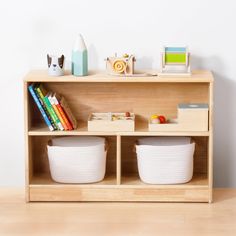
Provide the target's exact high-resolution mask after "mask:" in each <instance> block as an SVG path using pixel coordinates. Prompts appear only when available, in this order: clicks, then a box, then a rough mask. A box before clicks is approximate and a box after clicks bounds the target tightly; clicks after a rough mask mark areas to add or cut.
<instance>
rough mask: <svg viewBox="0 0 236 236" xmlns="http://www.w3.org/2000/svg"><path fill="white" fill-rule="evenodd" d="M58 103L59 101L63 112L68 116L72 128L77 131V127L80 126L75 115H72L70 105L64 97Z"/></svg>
mask: <svg viewBox="0 0 236 236" xmlns="http://www.w3.org/2000/svg"><path fill="white" fill-rule="evenodd" d="M58 101H59V104H60V105H61V107H62V109H63V111H64V112H65V114H66V116H67V118H68V120H69V121H70V123H71V125H72V127H73V128H74V129H76V128H77V125H78V123H77V120H76V118H75V116H74V114H73V113H72V111H71V109H70V107H69V105H68V103H67V102H66V100H65V98H64V97H60V98H59V99H58Z"/></svg>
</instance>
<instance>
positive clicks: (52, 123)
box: [34, 88, 57, 130]
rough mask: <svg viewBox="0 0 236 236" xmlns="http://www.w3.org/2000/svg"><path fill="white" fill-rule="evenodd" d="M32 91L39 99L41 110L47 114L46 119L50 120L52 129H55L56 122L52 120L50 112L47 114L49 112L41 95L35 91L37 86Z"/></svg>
mask: <svg viewBox="0 0 236 236" xmlns="http://www.w3.org/2000/svg"><path fill="white" fill-rule="evenodd" d="M34 92H35V94H36V96H37V98H38V100H39V102H40V104H41V106H42V107H43V110H44V111H45V113H46V115H47V117H48V119H49V121H50V123H51V125H52V127H53V129H54V130H57V126H56V124H55V123H54V122H53V120H52V117H51V116H50V114H49V112H48V110H47V108H46V105H45V104H44V102H43V100H42V97H41V96H40V94H39V92H38V91H37V88H34Z"/></svg>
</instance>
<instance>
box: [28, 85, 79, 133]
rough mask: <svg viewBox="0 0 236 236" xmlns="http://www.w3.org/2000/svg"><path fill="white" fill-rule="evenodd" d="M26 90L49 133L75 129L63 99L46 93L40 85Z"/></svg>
mask: <svg viewBox="0 0 236 236" xmlns="http://www.w3.org/2000/svg"><path fill="white" fill-rule="evenodd" d="M28 89H29V92H30V94H31V95H32V97H33V99H34V102H35V103H36V105H37V107H38V109H39V110H40V112H41V114H42V117H43V119H44V121H45V123H46V125H47V126H48V128H49V130H50V131H54V130H73V129H76V128H77V121H76V119H75V117H74V115H73V113H72V111H71V109H70V107H69V106H68V104H67V102H66V100H65V98H64V97H62V96H60V95H59V94H57V93H55V92H48V91H47V90H46V89H45V88H44V87H43V84H41V83H32V84H31V85H29V87H28Z"/></svg>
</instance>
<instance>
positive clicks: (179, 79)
mask: <svg viewBox="0 0 236 236" xmlns="http://www.w3.org/2000/svg"><path fill="white" fill-rule="evenodd" d="M156 73H157V71H151V72H150V74H156ZM65 74H66V75H64V76H60V77H52V76H49V75H48V73H47V71H46V70H33V71H31V72H30V73H28V74H27V75H26V77H25V79H24V80H25V81H26V82H101V83H104V82H116V83H117V82H120V83H127V82H128V83H136V82H138V83H163V82H164V83H209V82H212V81H213V75H212V72H211V71H207V70H194V71H193V72H192V75H191V76H189V77H183V76H178V75H176V76H170V77H161V76H145V77H143V76H142V77H141V76H140V77H124V76H111V75H107V74H105V72H101V71H100V72H98V71H92V72H90V74H89V75H88V76H84V77H75V76H73V75H71V74H70V73H69V72H67V73H65Z"/></svg>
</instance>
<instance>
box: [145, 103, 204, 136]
mask: <svg viewBox="0 0 236 236" xmlns="http://www.w3.org/2000/svg"><path fill="white" fill-rule="evenodd" d="M158 119H159V120H160V124H158V123H155V119H152V117H151V119H150V121H149V131H207V130H208V105H207V104H179V105H178V117H177V119H176V118H175V119H173V118H172V119H168V122H167V121H166V118H165V117H164V116H158ZM153 121H154V122H153Z"/></svg>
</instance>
